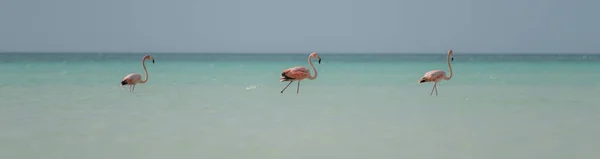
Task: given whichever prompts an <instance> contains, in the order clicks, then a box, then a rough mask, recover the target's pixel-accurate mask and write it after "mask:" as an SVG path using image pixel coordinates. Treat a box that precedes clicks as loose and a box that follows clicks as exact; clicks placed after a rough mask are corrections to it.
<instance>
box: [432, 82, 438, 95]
mask: <svg viewBox="0 0 600 159" xmlns="http://www.w3.org/2000/svg"><path fill="white" fill-rule="evenodd" d="M433 88H435V96H437V95H438V92H437V83H436V84H433Z"/></svg>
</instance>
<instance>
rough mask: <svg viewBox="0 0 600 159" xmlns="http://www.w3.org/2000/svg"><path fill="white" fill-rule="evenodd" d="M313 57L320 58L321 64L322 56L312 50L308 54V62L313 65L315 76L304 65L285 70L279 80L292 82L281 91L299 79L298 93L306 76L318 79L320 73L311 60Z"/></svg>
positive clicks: (310, 78)
mask: <svg viewBox="0 0 600 159" xmlns="http://www.w3.org/2000/svg"><path fill="white" fill-rule="evenodd" d="M312 58H316V59H318V60H319V61H318V62H319V64H321V57H319V55H317V53H316V52H311V53H310V55H308V64H309V65H310V66H311V67H312V69H313V71H315V76H311V74H310V70H309V69H308V68H306V67H304V66H296V67H292V68H288V69H286V70H283V72H282V73H281V79H280V80H279V82H284V81H290V83H288V84H287V86H285V88H283V89H282V90H281V93H283V91H285V89H287V88H288V86H290V84H292V82H294V81H297V82H298V87H297V88H296V94H298V93H299V92H300V81H302V80H304V79H305V78H308V79H309V80H315V79H317V76H318V75H319V73H317V69H315V66H314V65H313V63H312V61H311V59H312Z"/></svg>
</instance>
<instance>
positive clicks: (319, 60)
mask: <svg viewBox="0 0 600 159" xmlns="http://www.w3.org/2000/svg"><path fill="white" fill-rule="evenodd" d="M309 57H311V58H317V59H318V61H317V62H319V64H321V57H320V56H319V55H317V53H316V52H311V53H310V56H309Z"/></svg>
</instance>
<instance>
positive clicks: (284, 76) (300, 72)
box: [279, 66, 310, 82]
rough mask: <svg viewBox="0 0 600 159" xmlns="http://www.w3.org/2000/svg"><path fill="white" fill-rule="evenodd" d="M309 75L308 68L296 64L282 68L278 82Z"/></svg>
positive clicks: (299, 78)
mask: <svg viewBox="0 0 600 159" xmlns="http://www.w3.org/2000/svg"><path fill="white" fill-rule="evenodd" d="M308 76H310V70H309V69H308V68H306V67H304V66H296V67H292V68H288V69H286V70H283V72H282V73H281V79H280V80H279V81H280V82H285V81H301V80H303V79H305V78H307V77H308Z"/></svg>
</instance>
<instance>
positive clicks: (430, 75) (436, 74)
mask: <svg viewBox="0 0 600 159" xmlns="http://www.w3.org/2000/svg"><path fill="white" fill-rule="evenodd" d="M447 60H448V69H450V76H448V77H446V72H444V71H442V70H432V71H429V72H426V73H425V75H424V76H423V77H422V78H421V79H420V80H419V83H424V82H433V88H432V89H431V93H430V94H429V96H432V95H433V90H435V95H436V96H437V95H438V91H437V83H438V82H440V81H441V80H446V81H447V80H450V79H451V78H452V66H450V61H454V55H453V54H452V49H450V50H448V59H447Z"/></svg>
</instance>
